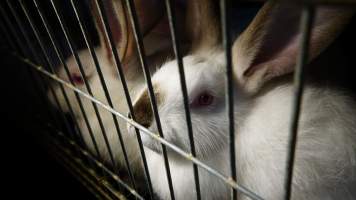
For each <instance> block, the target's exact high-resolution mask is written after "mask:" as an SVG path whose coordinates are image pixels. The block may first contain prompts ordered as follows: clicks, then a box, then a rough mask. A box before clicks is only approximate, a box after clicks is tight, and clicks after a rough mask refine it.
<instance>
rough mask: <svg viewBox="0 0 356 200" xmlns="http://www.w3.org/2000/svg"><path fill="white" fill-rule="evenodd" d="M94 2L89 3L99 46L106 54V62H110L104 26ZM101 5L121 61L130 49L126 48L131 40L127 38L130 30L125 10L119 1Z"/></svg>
mask: <svg viewBox="0 0 356 200" xmlns="http://www.w3.org/2000/svg"><path fill="white" fill-rule="evenodd" d="M95 1H97V0H92V1H91V10H92V14H93V16H94V19H95V25H96V28H97V31H98V35H99V40H100V46H101V49H102V50H103V53H104V54H106V56H107V58H108V60H111V58H112V53H111V48H110V44H109V40H107V39H106V36H105V35H106V33H105V25H104V24H103V21H102V19H101V16H100V14H99V13H100V12H99V9H98V8H97V6H96V4H97V2H95ZM102 3H103V5H104V8H105V12H106V16H107V19H108V25H109V26H110V29H111V32H112V37H113V40H114V43H115V44H116V48H118V49H119V51H118V53H119V57H120V59H121V60H122V59H123V58H124V57H125V54H126V53H127V52H126V51H128V50H129V49H130V48H129V47H128V44H129V41H130V39H132V38H130V37H129V36H131V34H130V33H129V31H130V30H129V29H128V26H127V20H126V14H125V10H124V8H123V5H122V3H121V1H118V0H117V1H116V0H115V2H114V1H112V0H108V1H102Z"/></svg>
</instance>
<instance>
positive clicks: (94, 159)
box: [0, 0, 356, 199]
mask: <svg viewBox="0 0 356 200" xmlns="http://www.w3.org/2000/svg"><path fill="white" fill-rule="evenodd" d="M93 2H94V5H95V9H97V11H98V12H99V16H100V20H101V22H102V23H103V25H104V28H105V40H106V41H107V42H108V44H109V45H110V48H111V51H112V55H113V58H114V64H115V69H116V73H117V76H118V77H119V78H120V80H121V84H122V86H123V90H124V94H125V97H123V98H125V100H126V102H127V105H128V110H129V113H130V114H131V117H130V118H128V117H127V116H126V114H125V113H120V112H118V111H117V110H115V109H114V102H113V101H112V99H111V95H112V94H110V92H109V90H108V87H107V83H106V79H105V76H104V74H103V72H102V68H101V66H100V65H101V64H100V63H99V59H98V55H97V53H96V51H95V48H94V44H93V42H92V41H91V39H90V37H89V35H90V34H89V32H90V31H89V30H88V27H86V24H85V23H84V21H85V20H84V18H83V16H82V13H81V12H80V10H79V9H78V8H77V3H78V2H77V1H74V0H71V1H70V3H71V6H72V7H71V8H72V9H73V11H74V13H75V15H76V20H77V24H78V25H79V27H80V30H81V34H82V37H83V39H84V41H85V45H86V48H87V49H88V50H89V52H90V55H91V59H92V60H93V62H94V64H95V69H96V72H97V74H98V76H99V79H100V84H101V89H102V90H103V92H104V94H105V98H106V102H107V103H106V102H102V101H100V100H98V99H96V98H95V97H94V95H93V92H92V88H91V86H90V83H89V82H88V80H87V78H86V76H85V71H84V67H83V66H82V61H81V60H80V58H79V55H78V52H77V51H78V48H77V47H76V45H75V44H74V42H73V38H71V36H70V34H69V31H68V29H69V27H68V25H66V23H65V22H64V20H63V13H61V12H59V10H58V9H57V6H56V3H54V1H53V0H51V1H50V3H51V6H52V7H51V8H52V11H53V13H54V14H55V16H56V21H57V23H58V24H59V25H60V27H61V32H62V33H63V34H64V36H65V43H66V45H67V46H68V48H69V49H70V52H71V53H72V55H74V58H75V61H76V64H77V65H78V69H79V71H80V76H81V78H83V80H84V85H85V87H86V91H87V92H85V91H82V90H80V89H78V88H77V87H76V86H75V83H74V81H73V80H72V78H71V75H70V71H69V69H68V66H67V65H66V61H65V58H64V55H63V53H62V52H61V49H60V47H59V46H60V45H59V44H58V41H57V40H56V39H57V38H55V34H54V33H53V30H52V29H51V26H50V23H49V22H48V21H47V19H46V16H45V14H44V13H45V12H44V10H43V8H42V7H41V4H40V3H39V2H38V1H37V0H33V2H31V3H33V4H34V5H35V7H36V9H37V12H38V15H39V17H40V19H41V23H40V25H41V27H44V29H45V31H46V33H47V36H48V37H49V40H50V42H49V44H48V42H45V41H44V40H43V39H42V35H41V34H40V31H39V26H38V25H37V24H36V23H35V22H34V20H33V17H32V13H29V10H28V8H27V7H26V6H25V4H24V2H23V1H22V0H19V1H18V2H16V3H19V6H20V8H21V9H18V10H16V9H15V7H14V6H13V5H14V4H15V3H13V2H10V1H9V0H7V1H6V5H7V6H8V7H9V8H10V9H9V12H7V11H6V9H5V3H2V4H1V6H0V13H1V16H2V19H0V28H1V31H2V33H3V34H4V35H5V37H6V38H7V41H8V43H9V46H10V48H11V49H12V50H14V53H13V55H14V57H16V58H18V59H20V60H21V61H23V62H24V63H25V64H26V65H28V66H29V69H28V72H29V74H30V76H31V77H32V79H33V80H34V85H35V88H37V90H38V93H40V94H41V97H40V98H39V99H40V100H41V101H43V102H44V103H45V104H46V105H45V106H46V107H48V112H49V114H50V116H52V117H51V118H52V121H53V125H54V126H53V129H54V130H55V131H56V132H57V134H56V135H57V136H58V137H59V138H62V139H63V140H64V141H65V143H66V145H67V146H70V149H72V150H75V152H77V154H76V155H74V154H72V151H70V150H68V149H66V148H65V147H63V145H62V144H60V143H58V142H57V141H56V140H52V139H51V141H52V142H53V143H54V144H55V146H56V150H54V151H53V152H55V153H54V154H56V156H57V157H58V158H60V160H63V161H64V162H63V163H65V165H66V166H67V167H68V168H69V169H70V170H72V171H75V173H76V174H80V176H81V180H84V182H86V183H88V184H90V185H91V187H94V188H95V187H96V186H97V185H99V187H98V188H97V189H94V190H95V192H99V193H101V195H102V196H105V195H106V192H107V191H112V192H111V193H112V194H113V195H114V199H115V198H116V199H120V198H121V197H120V196H118V193H117V188H115V187H112V186H111V183H110V181H106V179H107V177H106V176H104V178H103V179H101V176H102V175H103V174H99V175H98V174H95V170H94V172H93V171H91V170H88V169H87V166H86V165H85V163H84V164H83V162H81V160H88V161H90V162H89V163H91V165H92V166H91V169H99V170H102V172H103V173H104V174H105V175H108V176H110V178H112V179H113V180H114V181H115V182H116V183H117V184H118V185H119V186H120V187H122V188H124V189H125V190H126V191H128V193H130V194H131V195H132V196H134V198H136V199H145V196H143V195H141V194H139V192H138V189H137V184H136V183H135V178H134V175H133V172H132V171H131V166H130V162H129V159H130V158H129V157H128V155H127V153H126V150H125V141H124V140H123V138H122V135H121V129H122V128H126V127H119V123H118V119H121V120H124V121H126V122H127V123H128V124H130V125H132V126H134V128H135V131H136V137H137V141H138V144H139V149H140V156H141V159H142V163H143V167H144V172H145V181H146V185H147V188H148V193H149V195H148V196H149V198H151V199H154V192H153V189H152V183H151V177H150V172H149V169H148V166H147V160H146V155H145V151H144V147H143V144H142V140H141V136H140V134H141V133H143V134H146V135H148V136H150V137H151V138H152V139H153V140H155V141H158V142H159V143H160V144H161V147H162V152H163V158H164V165H165V170H166V177H167V181H168V186H169V191H170V198H171V199H175V193H174V187H173V185H174V183H173V182H172V178H171V171H170V170H171V168H170V163H169V156H168V153H167V148H168V149H169V150H171V151H174V152H176V153H177V154H179V155H180V156H182V157H183V158H184V159H186V160H189V161H191V163H192V167H193V172H194V182H195V192H196V198H197V199H201V198H202V197H201V196H202V195H201V183H200V181H199V173H198V168H199V169H203V170H205V171H207V172H208V173H210V174H212V175H214V176H215V177H216V178H217V179H220V180H222V181H223V182H224V183H225V184H226V185H228V186H229V187H230V188H231V191H232V193H231V198H232V199H237V196H238V192H239V193H242V194H244V195H246V196H248V197H250V198H251V199H263V198H264V197H261V196H259V195H258V194H256V193H255V192H254V191H252V190H250V189H248V188H245V187H244V186H243V185H240V184H239V181H238V179H237V174H236V165H238V164H239V163H236V152H235V145H236V144H235V134H237V133H235V130H236V127H235V119H234V101H235V99H234V85H233V84H234V79H233V71H232V61H231V57H232V55H231V47H232V41H231V35H230V34H229V29H230V28H231V27H230V21H231V20H232V19H231V16H230V14H231V12H232V11H231V10H230V3H231V2H230V1H229V0H221V1H220V14H221V24H222V25H221V30H222V36H223V40H222V44H223V48H224V52H225V59H226V63H227V66H226V67H227V68H226V85H227V87H226V92H225V94H226V105H227V111H228V113H227V116H228V119H229V129H228V130H229V142H230V143H229V149H230V157H229V159H230V162H231V164H230V168H231V169H230V170H231V174H230V175H229V176H227V175H225V174H222V173H220V172H219V171H218V170H217V169H214V168H212V167H211V166H209V165H207V164H205V163H204V162H202V161H200V160H199V159H198V158H197V157H196V149H195V143H194V133H193V128H192V119H191V111H190V109H189V98H188V91H187V85H186V78H185V71H184V66H183V55H182V51H181V45H180V44H179V41H180V37H181V35H180V33H178V32H177V26H178V25H177V20H176V13H175V9H174V8H173V4H172V1H171V0H165V5H166V11H167V15H168V22H169V31H170V34H171V39H172V46H173V50H174V52H175V57H176V61H177V66H178V70H179V78H180V79H179V80H180V84H181V85H180V86H181V92H182V96H183V105H184V112H185V120H186V124H187V133H188V136H189V141H190V148H191V149H190V152H186V151H185V150H183V149H182V148H180V147H178V146H177V145H175V144H172V143H170V142H169V141H168V140H166V139H165V138H164V133H163V130H162V125H161V122H160V116H159V112H158V105H157V99H156V97H155V91H154V87H153V84H152V81H151V77H150V74H151V73H150V71H149V68H148V66H147V65H148V64H147V61H146V52H145V48H144V43H143V34H142V31H141V28H140V25H139V24H140V23H139V20H140V19H139V17H138V13H137V11H136V6H135V1H132V0H125V6H124V7H126V8H127V12H128V16H129V20H130V23H131V26H130V27H131V28H132V30H133V35H134V39H135V43H136V48H137V52H138V57H139V61H140V64H141V66H142V70H143V72H144V77H145V81H146V84H147V88H148V93H149V98H150V103H151V108H152V111H153V115H154V118H155V122H156V125H157V129H158V134H157V133H154V132H152V131H150V130H149V129H147V128H146V127H144V126H142V125H141V124H139V123H137V122H136V121H135V113H134V112H133V105H132V100H131V97H130V92H129V89H128V86H127V82H126V79H125V74H124V71H123V66H122V65H123V64H122V62H121V61H120V58H119V52H118V51H117V49H116V47H115V46H116V44H115V42H114V39H113V32H112V30H111V28H112V27H110V25H109V21H108V15H107V13H106V11H105V2H104V0H93ZM298 3H301V4H302V5H303V14H302V18H301V23H300V32H301V33H302V37H301V40H300V52H299V57H298V60H297V65H296V72H295V74H294V86H295V90H294V94H293V102H292V112H291V118H292V120H291V124H290V134H289V138H288V144H287V146H288V148H287V150H288V152H287V164H286V175H285V176H284V177H285V180H284V189H285V195H284V199H291V194H292V181H293V166H294V160H295V150H296V144H297V135H298V122H299V118H300V112H301V103H302V95H303V86H304V84H303V83H304V76H305V72H304V67H305V66H306V64H307V61H308V50H309V46H310V38H311V28H312V25H313V20H314V15H315V10H316V6H318V5H319V4H328V5H335V4H340V5H356V4H354V3H355V2H354V1H352V0H345V1H342V2H340V1H336V0H326V1H321V0H315V1H302V0H301V1H298ZM19 12H22V14H23V15H24V16H25V18H24V19H26V24H27V25H29V26H30V28H31V31H28V30H26V29H25V27H26V26H27V25H25V24H24V22H23V21H22V19H21V18H20V17H19ZM10 16H13V17H14V20H15V22H16V26H14V25H13V24H12V21H11V19H10ZM17 30H19V31H17ZM30 32H31V33H30ZM19 33H21V34H19ZM30 34H31V35H34V37H35V39H36V40H35V43H36V44H37V45H39V47H40V48H39V49H40V53H38V52H37V48H36V45H34V42H33V41H31V38H30V37H29V35H30ZM22 38H23V39H24V42H23V41H22V40H21V39H22ZM47 44H48V46H49V47H50V48H52V49H54V51H55V54H56V56H57V58H58V59H59V60H60V63H61V64H62V65H63V66H64V68H65V71H66V75H67V77H68V80H69V82H66V81H65V80H62V79H61V78H60V77H59V76H58V75H57V74H56V70H55V64H54V62H53V61H52V60H51V57H50V55H48V52H47V49H48V48H47V47H46V45H47ZM34 72H36V73H34ZM36 75H37V76H38V78H37V76H36ZM47 79H51V81H54V82H56V83H58V85H59V87H60V91H61V95H63V96H64V98H65V101H66V105H67V106H68V108H69V113H70V115H71V116H72V118H73V119H75V113H74V111H73V108H72V105H71V103H73V102H70V100H69V98H68V97H67V93H66V90H65V89H64V88H67V89H70V90H72V92H73V93H74V94H75V97H76V100H77V102H78V104H79V106H80V110H81V115H82V116H83V117H84V121H85V124H86V127H87V128H88V130H89V134H90V136H91V140H92V142H93V144H94V148H95V152H96V153H95V154H96V155H95V156H93V155H92V153H91V152H90V151H89V147H88V146H87V145H86V144H85V141H84V139H83V138H82V133H81V130H80V128H79V127H80V126H79V125H78V124H76V123H77V121H76V120H74V123H75V127H76V129H75V130H76V131H73V129H72V128H70V124H69V122H68V119H67V118H66V116H65V112H64V109H63V108H62V106H61V104H60V103H59V100H58V97H57V95H58V94H56V92H55V90H54V89H53V87H52V85H51V84H47V83H48V81H47ZM44 85H48V89H49V91H50V92H51V95H52V97H53V98H54V101H55V102H56V105H57V107H58V108H59V110H60V116H59V117H58V116H57V114H56V113H55V111H54V110H53V109H52V107H51V106H50V105H49V102H48V100H46V97H45V96H46V95H45V94H46V89H47V88H45V87H44ZM83 98H85V99H86V100H90V101H91V104H92V106H93V108H94V110H95V114H96V117H97V120H98V122H99V125H100V130H101V134H102V135H103V137H104V140H105V145H106V148H107V150H108V153H109V157H110V160H111V164H112V166H111V167H106V166H105V164H103V161H104V159H103V158H101V155H100V150H99V147H98V144H97V143H96V140H95V136H94V134H96V133H94V132H93V130H92V128H91V122H90V120H89V119H88V118H87V117H86V110H85V108H84V106H83V104H82V99H83ZM99 108H101V109H105V110H106V111H107V112H109V113H111V115H112V119H113V121H114V125H115V130H116V132H117V134H118V137H119V142H120V145H121V147H122V152H123V154H124V157H125V165H126V167H127V170H128V175H129V179H130V184H128V183H126V182H125V181H124V180H122V179H121V178H120V176H119V173H120V172H119V171H117V170H116V162H115V158H114V154H115V152H113V151H112V147H111V146H110V142H109V141H110V138H107V134H106V127H105V125H104V123H103V122H102V119H101V116H100V112H99V110H98V109H99ZM60 121H63V122H64V124H65V127H66V128H65V131H67V132H69V133H70V135H69V136H70V138H68V137H67V136H66V135H65V134H63V133H62V131H61V130H60V129H61V128H60V127H61V125H60ZM78 138H79V141H78ZM56 152H57V153H56ZM58 152H59V153H58ZM73 163H76V165H79V166H81V167H80V169H79V168H78V167H75V166H74V165H73ZM88 174H89V175H88ZM91 179H92V180H94V181H92V180H91ZM103 180H104V181H103ZM102 188H106V190H105V191H104V190H102ZM110 198H111V197H107V199H110Z"/></svg>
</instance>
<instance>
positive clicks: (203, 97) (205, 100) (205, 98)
mask: <svg viewBox="0 0 356 200" xmlns="http://www.w3.org/2000/svg"><path fill="white" fill-rule="evenodd" d="M213 101H214V96H213V95H211V94H209V93H207V92H203V93H201V94H200V95H199V96H198V97H197V98H196V99H195V100H194V102H193V104H194V105H196V106H209V105H211V104H212V103H213Z"/></svg>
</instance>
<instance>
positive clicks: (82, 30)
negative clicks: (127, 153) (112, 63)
mask: <svg viewBox="0 0 356 200" xmlns="http://www.w3.org/2000/svg"><path fill="white" fill-rule="evenodd" d="M71 4H72V7H73V10H74V12H75V15H76V18H77V21H78V23H79V26H80V29H81V32H82V35H83V38H84V40H85V43H86V45H87V47H88V48H89V51H90V54H91V56H92V59H93V61H94V64H95V68H96V71H97V73H98V75H99V79H100V83H101V86H102V89H103V91H104V94H105V97H106V100H107V102H108V105H109V106H110V107H111V108H113V103H112V100H111V97H110V93H109V91H108V88H107V85H106V83H105V78H104V76H103V73H102V71H101V69H100V64H99V61H98V58H97V56H96V53H95V51H94V48H93V45H92V43H91V41H90V40H88V38H87V35H88V29H87V27H86V25H85V24H84V23H83V19H82V17H81V15H80V14H79V12H78V9H77V8H76V6H75V3H74V1H73V0H71ZM112 118H113V120H114V125H115V128H116V132H117V133H118V134H119V135H121V131H120V127H119V123H118V120H117V116H116V115H115V114H113V113H112ZM104 139H105V141H106V142H107V144H108V148H109V154H110V157H111V159H112V161H113V163H114V167H115V162H114V157H113V155H112V152H111V149H110V145H109V143H108V139H107V136H106V134H105V135H104Z"/></svg>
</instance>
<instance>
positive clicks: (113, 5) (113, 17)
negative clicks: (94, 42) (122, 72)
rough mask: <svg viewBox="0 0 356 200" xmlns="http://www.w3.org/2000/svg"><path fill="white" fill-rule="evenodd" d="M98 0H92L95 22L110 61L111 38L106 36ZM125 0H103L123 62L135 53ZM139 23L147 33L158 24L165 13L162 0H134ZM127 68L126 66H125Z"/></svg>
mask: <svg viewBox="0 0 356 200" xmlns="http://www.w3.org/2000/svg"><path fill="white" fill-rule="evenodd" d="M95 1H97V0H92V1H91V3H92V13H93V16H94V18H95V24H96V27H97V30H98V34H99V39H100V45H101V48H102V49H101V50H102V51H104V52H103V53H105V55H107V58H108V60H109V61H113V60H112V51H111V47H110V44H109V40H108V39H107V37H106V33H105V25H104V24H103V21H102V18H101V16H100V14H99V9H98V8H97V6H96V2H95ZM123 1H124V0H103V1H102V3H103V5H104V8H105V13H106V16H107V20H108V25H109V26H110V29H111V33H112V36H113V40H114V41H113V42H114V43H115V48H117V49H118V53H119V57H120V60H121V62H123V63H126V62H128V61H129V60H130V59H131V57H132V56H133V55H134V51H135V41H134V36H133V32H132V28H131V25H130V24H129V23H130V22H129V16H128V11H127V8H126V4H124V2H123ZM134 3H135V7H136V12H137V15H138V20H139V25H140V28H141V30H142V34H143V35H145V34H146V33H147V32H149V31H150V29H152V27H153V26H154V25H155V24H157V22H158V21H159V19H160V18H161V17H162V15H163V13H164V12H163V11H162V10H163V9H164V7H163V4H162V2H161V1H160V0H134ZM124 69H125V68H124Z"/></svg>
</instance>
